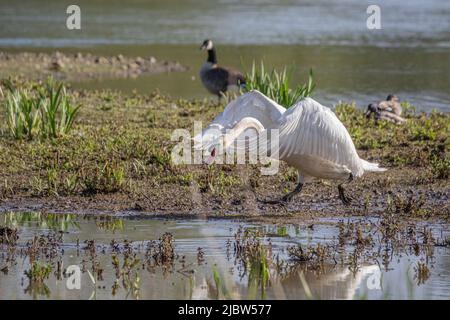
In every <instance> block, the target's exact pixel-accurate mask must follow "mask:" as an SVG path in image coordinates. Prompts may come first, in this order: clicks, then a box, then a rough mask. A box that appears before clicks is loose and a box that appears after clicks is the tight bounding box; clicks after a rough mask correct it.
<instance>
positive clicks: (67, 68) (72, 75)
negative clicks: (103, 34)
mask: <svg viewBox="0 0 450 320" xmlns="http://www.w3.org/2000/svg"><path fill="white" fill-rule="evenodd" d="M0 70H1V78H5V77H8V76H19V77H23V78H25V79H33V80H45V79H46V78H47V77H49V76H52V77H53V78H55V79H59V80H66V81H71V80H74V81H79V80H86V79H103V78H128V77H130V78H136V77H138V76H139V75H144V74H155V73H163V72H176V71H186V70H188V68H187V67H186V66H183V65H181V64H180V63H178V62H172V61H164V60H158V59H156V58H155V57H153V56H146V57H128V56H123V55H121V54H119V55H116V56H100V55H93V54H90V53H80V52H78V53H75V54H69V53H61V52H58V51H56V52H54V53H52V54H47V53H30V52H21V53H6V52H0Z"/></svg>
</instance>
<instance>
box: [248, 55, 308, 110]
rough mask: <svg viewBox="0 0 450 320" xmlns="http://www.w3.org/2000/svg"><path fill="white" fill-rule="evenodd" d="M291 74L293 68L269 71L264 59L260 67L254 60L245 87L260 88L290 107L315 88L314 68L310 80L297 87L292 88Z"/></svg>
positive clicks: (270, 96)
mask: <svg viewBox="0 0 450 320" xmlns="http://www.w3.org/2000/svg"><path fill="white" fill-rule="evenodd" d="M291 76H292V70H288V69H287V68H286V67H285V68H283V69H282V70H281V71H277V70H275V69H272V70H270V71H268V70H267V69H266V67H265V66H264V62H263V61H261V64H260V67H259V68H257V67H256V64H255V62H253V64H252V69H251V71H250V72H248V73H247V74H246V76H245V77H246V84H245V88H246V90H248V91H250V90H258V91H260V92H261V93H263V94H264V95H266V96H268V97H269V98H271V99H272V100H274V101H275V102H277V103H278V104H280V105H282V106H284V107H286V108H289V107H290V106H292V105H293V104H294V103H296V102H297V101H298V100H300V99H302V98H304V97H308V96H310V95H311V94H312V92H313V91H314V88H315V84H314V82H313V73H312V70H310V72H309V77H308V81H307V82H306V83H304V84H302V85H297V86H296V87H295V88H290V84H291V78H292V77H291Z"/></svg>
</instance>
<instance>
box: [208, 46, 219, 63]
mask: <svg viewBox="0 0 450 320" xmlns="http://www.w3.org/2000/svg"><path fill="white" fill-rule="evenodd" d="M206 61H207V62H211V63H212V64H216V63H217V56H216V49H215V48H212V49H209V50H208V60H206Z"/></svg>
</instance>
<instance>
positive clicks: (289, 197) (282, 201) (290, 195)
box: [261, 183, 303, 205]
mask: <svg viewBox="0 0 450 320" xmlns="http://www.w3.org/2000/svg"><path fill="white" fill-rule="evenodd" d="M302 187H303V183H299V184H298V185H297V186H296V187H295V189H294V190H293V191H292V192H289V193H288V194H286V195H285V196H284V197H282V198H281V199H279V200H261V202H263V203H266V204H282V205H285V204H287V203H289V202H291V200H292V198H293V197H294V196H295V195H296V194H299V193H300V191H302Z"/></svg>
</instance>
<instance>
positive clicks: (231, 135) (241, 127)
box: [223, 117, 264, 148]
mask: <svg viewBox="0 0 450 320" xmlns="http://www.w3.org/2000/svg"><path fill="white" fill-rule="evenodd" d="M247 129H255V130H256V131H257V132H258V133H260V132H261V131H263V130H264V126H263V125H262V124H261V122H259V121H258V120H257V119H255V118H252V117H246V118H243V119H242V120H241V121H239V122H238V123H237V124H236V125H235V126H234V127H233V128H232V129H231V130H230V131H229V132H228V133H226V134H225V135H224V138H223V141H224V148H227V147H229V146H230V145H231V144H232V143H233V142H234V140H236V138H237V137H239V135H240V134H241V133H242V132H244V131H245V130H247Z"/></svg>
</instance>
